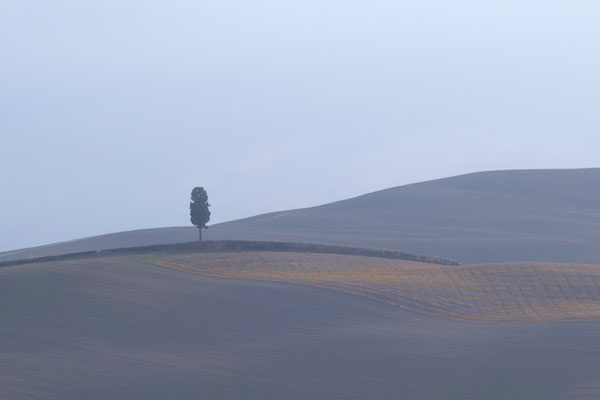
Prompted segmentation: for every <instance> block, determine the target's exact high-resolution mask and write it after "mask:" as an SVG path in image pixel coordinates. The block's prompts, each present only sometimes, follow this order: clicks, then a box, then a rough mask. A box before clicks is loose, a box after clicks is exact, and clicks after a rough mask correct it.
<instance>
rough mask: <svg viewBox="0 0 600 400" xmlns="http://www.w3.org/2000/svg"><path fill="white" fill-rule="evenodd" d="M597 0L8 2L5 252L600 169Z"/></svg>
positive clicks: (1, 238) (3, 24) (0, 163)
mask: <svg viewBox="0 0 600 400" xmlns="http://www.w3.org/2000/svg"><path fill="white" fill-rule="evenodd" d="M599 17H600V3H599V2H597V1H577V0H571V1H554V0H544V1H528V0H518V1H508V0H503V1H494V0H489V1H480V0H478V1H458V0H457V1H448V0H440V1H431V0H415V1H398V0H389V1H383V0H370V1H347V0H345V1H341V0H334V1H327V0H293V1H282V0H257V1H253V2H248V1H228V0H219V1H210V2H208V1H201V0H200V1H199V0H194V1H192V0H185V1H184V0H169V1H149V0H144V1H132V0H114V1H113V0H101V1H93V0H90V1H79V0H63V1H52V2H49V1H40V0H38V1H27V0H19V1H9V0H0V50H1V62H0V135H1V138H0V178H1V188H2V195H1V196H0V251H1V250H9V249H13V248H18V247H26V246H33V245H38V244H44V243H49V242H55V241H61V240H68V239H74V238H79V237H83V236H90V235H95V234H102V233H110V232H114V231H121V230H128V229H136V228H145V227H159V226H174V225H188V224H189V218H188V209H187V207H188V198H189V192H190V191H191V189H192V187H193V186H195V185H202V186H205V187H206V189H207V190H208V193H209V197H210V201H211V203H212V204H213V207H212V211H213V221H211V222H220V221H225V220H229V219H233V218H240V217H245V216H250V215H253V214H257V213H262V212H268V211H275V210H280V209H287V208H297V207H305V206H311V205H316V204H321V203H325V202H329V201H333V200H338V199H343V198H346V197H350V196H355V195H359V194H363V193H366V192H369V191H374V190H377V189H383V188H387V187H392V186H397V185H401V184H406V183H412V182H416V181H420V180H425V179H432V178H438V177H445V176H450V175H455V174H460V173H466V172H473V171H480V170H490V169H514V168H571V167H594V166H598V164H599V163H598V149H599V148H600V134H599V129H598V128H599V127H600V113H599V112H598V110H599V109H600V97H599V93H600V78H599V75H598V71H600V56H599V55H598V43H600V25H599V24H598V21H599Z"/></svg>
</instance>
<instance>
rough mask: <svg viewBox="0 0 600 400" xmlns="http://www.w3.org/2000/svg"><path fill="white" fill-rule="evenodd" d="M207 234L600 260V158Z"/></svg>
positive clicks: (146, 239) (467, 179) (145, 240)
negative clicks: (599, 162) (595, 164)
mask: <svg viewBox="0 0 600 400" xmlns="http://www.w3.org/2000/svg"><path fill="white" fill-rule="evenodd" d="M195 237H196V232H195V230H194V228H193V227H182V228H160V229H149V230H140V231H130V232H121V233H115V234H110V235H103V236H96V237H92V238H87V239H81V240H77V241H71V242H66V243H58V244H54V245H48V246H43V247H36V248H32V249H25V250H20V251H14V252H6V253H0V260H2V261H4V260H9V259H17V258H24V257H30V256H45V255H52V254H60V253H69V252H73V251H87V250H96V249H105V248H114V247H126V246H141V245H150V244H158V243H175V242H185V241H192V240H194V239H195ZM206 237H207V238H208V239H213V240H221V239H236V240H273V241H286V242H311V243H322V244H332V245H345V246H360V247H370V248H380V249H392V250H401V251H407V252H411V253H418V254H427V255H432V256H438V257H446V258H451V259H455V260H459V261H463V262H472V263H483V262H507V261H555V262H575V263H600V246H599V243H600V168H593V169H576V170H514V171H494V172H480V173H473V174H467V175H461V176H456V177H452V178H445V179H438V180H433V181H428V182H423V183H417V184H412V185H406V186H400V187H395V188H391V189H387V190H382V191H378V192H374V193H369V194H366V195H363V196H359V197H355V198H352V199H348V200H342V201H338V202H334V203H330V204H325V205H321V206H317V207H311V208H304V209H298V210H289V211H282V212H275V213H269V214H264V215H259V216H256V217H251V218H247V219H241V220H236V221H231V222H227V223H222V224H217V225H213V226H211V227H210V229H209V230H208V231H207V232H206ZM9 253H10V254H9Z"/></svg>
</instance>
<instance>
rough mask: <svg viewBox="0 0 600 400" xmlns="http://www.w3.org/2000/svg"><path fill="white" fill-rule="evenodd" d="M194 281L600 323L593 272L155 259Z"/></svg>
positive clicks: (256, 258) (341, 258) (335, 260)
mask: <svg viewBox="0 0 600 400" xmlns="http://www.w3.org/2000/svg"><path fill="white" fill-rule="evenodd" d="M152 257H153V258H146V261H149V262H152V263H153V264H157V265H161V266H164V267H168V268H172V269H177V270H180V271H185V272H189V273H193V274H198V275H205V276H212V277H220V278H234V279H250V280H262V281H273V282H287V283H296V284H305V285H311V286H317V287H322V288H327V289H333V290H337V291H341V292H346V293H353V294H357V295H360V296H364V297H368V298H371V299H373V300H376V301H381V302H385V303H388V304H392V305H395V306H398V307H402V308H405V309H408V310H412V311H417V312H420V313H424V314H430V315H436V316H443V317H449V318H455V319H462V320H475V321H489V322H549V321H564V320H600V266H597V265H581V264H557V263H506V264H482V265H457V266H445V265H434V264H425V263H419V262H413V261H407V260H393V259H383V258H374V257H362V256H348V255H337V254H308V253H273V252H233V253H212V254H208V253H187V254H185V253H182V254H172V255H155V256H152Z"/></svg>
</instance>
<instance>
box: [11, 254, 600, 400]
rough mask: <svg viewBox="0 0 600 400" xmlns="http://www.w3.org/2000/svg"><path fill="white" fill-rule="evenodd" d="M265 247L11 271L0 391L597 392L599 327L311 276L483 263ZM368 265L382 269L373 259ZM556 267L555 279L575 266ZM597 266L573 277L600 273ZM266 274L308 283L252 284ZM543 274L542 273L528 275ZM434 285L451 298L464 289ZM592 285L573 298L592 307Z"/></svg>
mask: <svg viewBox="0 0 600 400" xmlns="http://www.w3.org/2000/svg"><path fill="white" fill-rule="evenodd" d="M257 256H258V254H257V253H252V257H250V256H247V257H250V258H244V255H243V254H239V253H236V254H233V255H226V254H210V255H207V254H203V255H202V256H201V257H200V256H199V257H190V256H189V255H188V256H181V257H183V258H180V256H177V255H173V254H171V255H168V254H146V255H143V256H137V255H130V256H115V257H109V258H94V259H87V260H84V259H78V260H64V261H58V262H47V263H40V264H28V265H20V266H13V267H5V268H0V321H1V323H0V399H3V400H21V399H23V400H24V399H27V400H31V399H92V400H93V399H127V400H132V399H133V400H135V399H144V400H152V399H161V400H163V399H167V398H176V399H181V400H187V399H198V398H206V399H261V400H264V399H267V400H269V399H277V400H279V399H283V398H285V399H316V398H327V399H344V400H346V399H392V398H394V399H395V398H402V399H434V400H436V399H460V400H463V399H527V398H529V399H534V398H543V399H566V398H568V399H597V398H599V396H600V363H599V362H598V360H599V359H600V349H599V347H598V345H597V344H598V341H599V340H600V322H596V321H586V322H537V323H527V322H524V323H518V324H509V323H482V322H476V321H462V320H456V319H449V318H438V317H433V316H431V315H424V314H421V313H415V312H412V311H409V310H407V309H403V308H400V307H398V306H396V305H391V304H387V303H385V302H382V301H379V300H377V301H373V300H371V299H368V298H366V297H364V296H356V295H353V294H348V293H343V292H341V291H338V290H328V289H323V288H318V287H313V286H311V285H313V284H314V283H312V282H310V280H313V279H314V280H316V281H318V282H325V286H326V287H329V285H330V282H332V281H333V277H335V279H339V278H344V276H345V275H344V274H345V272H344V270H345V269H348V270H349V271H351V272H350V273H349V275H347V277H346V278H344V279H347V280H349V281H352V282H358V281H360V280H362V281H366V282H369V281H371V280H372V281H373V282H375V283H373V285H375V286H373V287H374V288H383V287H384V286H382V285H383V284H382V283H381V281H383V282H385V281H388V280H389V279H390V277H389V274H391V273H392V272H393V271H396V272H394V273H397V272H398V270H406V273H409V274H412V275H410V276H412V277H414V278H415V279H419V274H418V270H419V269H421V268H423V269H425V270H424V271H426V270H427V268H431V269H430V270H429V272H427V273H424V275H422V276H421V277H420V279H424V280H430V279H433V278H435V279H440V283H447V282H451V281H452V280H453V279H454V280H456V281H457V282H460V281H461V280H462V281H464V282H469V279H470V278H469V279H467V278H466V277H470V276H471V274H470V273H468V272H467V271H468V268H470V267H458V268H464V269H461V270H459V272H457V274H456V275H455V276H454V275H452V274H448V275H446V274H445V273H444V272H443V269H442V268H441V267H440V269H439V270H436V268H437V267H434V266H431V265H427V264H425V265H422V264H418V263H408V262H407V263H403V262H400V261H397V260H381V262H374V261H376V259H374V258H370V257H356V258H355V259H348V258H340V257H339V256H334V255H322V254H321V255H308V254H301V255H300V256H298V255H294V254H289V255H286V254H282V253H277V254H263V255H262V256H261V257H257ZM277 257H280V258H277ZM271 259H272V260H274V261H270V260H271ZM142 260H143V261H142ZM252 260H254V261H252ZM365 262H370V263H371V267H369V268H374V270H372V271H368V270H364V269H362V268H366V267H365V265H367V264H365ZM158 263H165V265H167V264H166V263H169V264H168V268H165V267H163V266H160V265H157V264H158ZM188 264H189V267H188V266H187V265H188ZM275 264H277V265H279V267H275V266H274V265H275ZM305 264H306V265H308V266H310V267H311V268H312V269H310V270H309V271H306V270H305V269H306V268H305V267H304V265H305ZM261 265H262V267H261ZM271 265H273V266H271ZM259 267H260V268H264V270H263V272H260V271H258V268H259ZM186 268H192V271H191V272H193V273H189V272H184V271H183V270H185V269H186ZM448 268H454V267H448ZM474 268H479V267H474ZM481 268H491V270H492V271H499V272H500V271H504V270H502V269H497V267H494V266H488V267H481ZM504 268H505V269H510V268H508V267H504ZM548 268H550V266H549V267H548ZM552 268H558V269H560V268H559V267H557V266H556V267H552ZM552 268H550V269H549V270H544V271H545V272H544V273H545V274H549V275H548V276H553V275H552V274H554V273H556V274H562V273H563V272H561V271H558V272H557V271H555V270H554V269H552ZM594 268H595V267H582V269H581V271H580V272H579V274H581V279H580V280H579V279H578V278H577V279H576V278H575V276H573V277H571V276H568V277H567V279H571V280H572V282H580V281H581V282H584V281H587V282H589V280H590V279H595V278H594V277H595V274H596V270H595V269H594ZM276 269H279V271H276ZM311 271H312V272H311ZM352 271H353V272H352ZM486 271H487V270H486ZM259 272H260V274H267V275H268V274H274V275H275V276H274V278H276V279H282V280H284V279H285V280H286V281H287V280H290V281H293V279H292V278H291V277H292V276H295V275H298V276H299V278H300V279H301V280H305V279H308V282H302V284H300V285H291V284H287V283H280V282H268V281H264V280H263V281H260V280H255V279H256V278H258V277H259V276H258V275H259ZM369 272H371V273H373V274H374V275H373V278H367V276H368V275H365V274H368V273H369ZM507 273H509V272H507ZM538 273H539V271H538V270H536V269H535V268H532V269H530V270H528V272H527V275H526V276H529V275H531V274H533V275H535V276H537V274H538ZM208 274H239V275H244V274H246V275H247V276H241V277H243V278H244V279H222V278H214V277H211V276H206V275H208ZM326 274H331V276H332V278H326V277H325V276H324V275H326ZM340 274H341V275H340ZM428 274H430V275H431V276H430V277H429V278H427V279H425V278H426V276H427V275H428ZM485 274H487V272H486V273H485ZM485 274H481V275H484V276H485ZM260 277H262V278H265V276H264V275H261V276H260ZM281 277H283V278H281ZM267 278H268V277H267ZM268 279H270V278H268ZM411 279H412V278H411ZM473 279H477V280H479V281H482V282H486V281H487V282H495V281H497V280H494V279H488V278H486V279H481V277H480V274H475V275H474V276H473ZM536 279H537V278H536ZM273 280H274V279H273ZM528 281H531V282H532V283H530V285H533V283H534V282H535V279H534V278H528ZM318 282H317V283H318ZM306 283H308V284H306ZM342 284H344V285H346V284H347V282H344V280H343V279H342ZM396 284H398V285H400V286H401V287H402V286H403V285H409V283H408V282H403V283H393V284H392V286H393V285H396ZM370 285H371V284H368V285H367V287H371V286H370ZM420 285H422V283H415V287H419V286H420ZM532 287H534V288H535V287H536V286H535V285H533V286H532ZM574 287H575V286H574ZM425 289H427V290H432V293H440V294H439V296H443V293H444V292H445V291H446V290H451V288H450V287H448V288H435V287H432V288H424V289H422V290H425ZM374 290H375V289H374ZM377 290H379V289H377ZM397 290H398V289H393V290H392V291H391V292H390V293H396V292H397ZM536 290H537V289H536ZM589 290H591V288H587V289H585V290H583V292H581V293H580V292H577V291H573V292H572V294H569V295H563V296H562V298H563V299H570V300H569V301H571V302H572V304H576V303H577V302H578V301H580V302H581V303H582V304H585V301H583V300H585V299H586V298H588V297H590V296H592V295H593V293H592V292H589V293H588V291H589ZM375 291H376V290H375ZM561 291H563V292H565V293H566V289H565V288H562V289H561ZM578 296H582V297H578ZM586 296H587V297H586ZM392 297H393V298H397V295H396V294H394V295H393V296H392ZM533 297H535V296H532V298H533ZM420 298H422V299H424V297H420ZM565 301H566V300H565ZM442 314H443V313H442ZM484 315H488V314H484Z"/></svg>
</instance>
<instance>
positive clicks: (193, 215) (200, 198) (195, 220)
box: [190, 187, 210, 240]
mask: <svg viewBox="0 0 600 400" xmlns="http://www.w3.org/2000/svg"><path fill="white" fill-rule="evenodd" d="M209 206H210V204H208V194H206V190H204V188H203V187H195V188H194V190H192V201H191V202H190V220H191V221H192V224H193V225H195V226H196V227H197V228H198V240H202V229H203V228H206V229H208V227H207V226H206V223H207V222H208V220H210V211H209V209H208V207H209Z"/></svg>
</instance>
